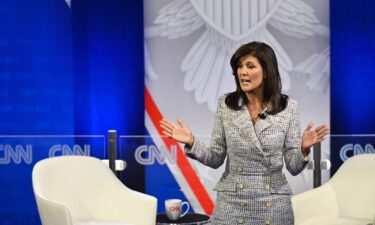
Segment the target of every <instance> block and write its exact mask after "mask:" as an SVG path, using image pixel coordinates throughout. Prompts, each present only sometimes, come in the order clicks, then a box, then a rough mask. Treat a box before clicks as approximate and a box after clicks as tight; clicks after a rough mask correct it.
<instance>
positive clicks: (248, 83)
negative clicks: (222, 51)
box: [237, 55, 264, 93]
mask: <svg viewBox="0 0 375 225" xmlns="http://www.w3.org/2000/svg"><path fill="white" fill-rule="evenodd" d="M237 76H238V79H239V81H240V86H241V90H242V91H243V92H245V93H247V92H252V91H255V90H256V89H260V90H262V89H263V78H264V77H263V68H262V66H261V65H260V63H259V61H258V59H257V58H255V57H254V56H251V55H247V56H244V57H242V58H241V59H240V63H239V65H238V68H237Z"/></svg>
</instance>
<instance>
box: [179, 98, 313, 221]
mask: <svg viewBox="0 0 375 225" xmlns="http://www.w3.org/2000/svg"><path fill="white" fill-rule="evenodd" d="M224 101H225V96H222V97H220V98H219V101H218V108H217V111H216V115H215V120H214V127H213V131H212V137H211V143H210V146H206V145H205V144H204V143H202V142H201V141H200V140H198V139H196V140H195V141H194V144H193V146H192V147H191V148H185V153H186V154H187V156H189V157H191V158H193V159H196V160H198V161H200V162H201V163H203V164H205V165H207V166H209V167H212V168H218V167H220V166H221V165H222V164H223V163H224V161H225V159H226V158H227V160H226V165H225V171H224V173H223V175H222V177H221V179H220V181H219V182H218V183H217V185H216V187H215V188H214V190H215V191H217V192H218V193H217V194H218V195H217V200H216V204H215V210H214V215H213V218H212V223H213V224H215V225H216V224H282V225H288V224H293V223H294V220H293V210H292V207H291V203H290V195H291V193H292V192H291V189H290V186H289V184H288V182H287V180H286V177H285V175H284V174H283V172H282V168H283V165H284V161H285V165H286V168H287V170H288V171H289V172H290V173H291V174H292V175H297V174H298V173H300V172H301V171H302V170H303V169H304V167H305V166H306V165H307V162H308V160H306V159H305V158H304V157H303V155H302V153H301V131H300V120H299V112H298V106H297V102H296V101H294V100H292V99H288V102H287V107H286V108H285V109H284V110H283V111H281V112H279V113H277V114H275V115H268V116H267V117H266V118H265V119H258V120H257V121H256V123H255V125H253V123H252V122H251V117H250V114H249V112H248V109H247V107H246V106H243V107H242V108H241V109H240V110H232V109H230V108H229V107H228V106H227V105H226V104H225V102H224Z"/></svg>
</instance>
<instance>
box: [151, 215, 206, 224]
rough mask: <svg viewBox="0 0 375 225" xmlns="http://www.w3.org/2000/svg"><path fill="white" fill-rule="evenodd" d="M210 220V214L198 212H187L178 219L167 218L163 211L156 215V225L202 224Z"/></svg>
mask: <svg viewBox="0 0 375 225" xmlns="http://www.w3.org/2000/svg"><path fill="white" fill-rule="evenodd" d="M210 221H211V217H210V216H208V215H205V214H200V213H188V214H186V215H185V216H184V217H182V218H180V219H178V220H169V219H168V217H167V214H165V213H163V214H158V215H157V216H156V225H178V224H183V225H203V224H210Z"/></svg>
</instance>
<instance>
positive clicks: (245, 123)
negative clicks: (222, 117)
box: [233, 106, 262, 151]
mask: <svg viewBox="0 0 375 225" xmlns="http://www.w3.org/2000/svg"><path fill="white" fill-rule="evenodd" d="M233 123H234V124H235V125H236V126H237V127H238V128H240V130H241V131H243V133H244V135H247V136H248V137H249V138H250V140H251V142H252V143H253V144H254V145H255V146H256V147H257V148H258V149H259V150H260V151H262V147H261V145H260V142H259V140H258V137H257V135H256V134H255V130H254V126H253V123H252V122H251V118H250V114H249V112H248V110H247V108H246V107H245V106H243V107H242V108H241V109H240V110H236V111H235V112H234V113H233Z"/></svg>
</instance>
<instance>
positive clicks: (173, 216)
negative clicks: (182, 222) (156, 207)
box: [164, 199, 190, 220]
mask: <svg viewBox="0 0 375 225" xmlns="http://www.w3.org/2000/svg"><path fill="white" fill-rule="evenodd" d="M164 203H165V212H166V213H167V217H168V219H170V220H178V219H179V218H181V217H183V216H185V215H186V214H187V213H188V212H189V209H190V206H189V203H188V202H183V201H182V200H180V199H167V200H165V202H164ZM183 205H186V206H187V208H186V210H185V212H184V213H182V214H181V211H182V206H183Z"/></svg>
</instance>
